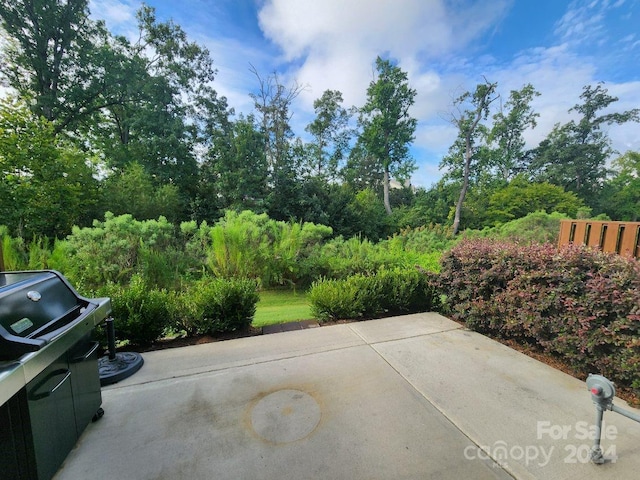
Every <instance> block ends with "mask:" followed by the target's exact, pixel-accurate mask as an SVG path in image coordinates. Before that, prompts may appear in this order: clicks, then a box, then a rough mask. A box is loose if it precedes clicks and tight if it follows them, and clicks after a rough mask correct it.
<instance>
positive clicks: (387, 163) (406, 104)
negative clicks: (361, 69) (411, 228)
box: [359, 57, 417, 215]
mask: <svg viewBox="0 0 640 480" xmlns="http://www.w3.org/2000/svg"><path fill="white" fill-rule="evenodd" d="M376 70H377V74H378V78H377V79H374V80H373V81H372V82H371V83H370V84H369V88H367V102H366V103H365V105H364V106H363V107H362V108H361V109H360V118H359V123H360V125H361V127H362V133H361V135H360V139H359V140H360V142H361V143H362V145H363V146H364V148H365V150H366V151H367V152H368V153H369V154H370V155H371V156H372V157H373V158H374V159H375V160H376V161H377V162H378V164H379V165H380V167H381V170H382V174H383V179H382V185H383V198H384V208H385V210H386V212H387V214H389V215H390V214H391V203H390V201H389V184H390V180H391V176H394V177H396V178H397V179H399V180H401V181H403V180H406V179H407V178H408V177H409V176H410V175H411V172H413V171H414V170H415V168H416V167H415V162H414V161H413V159H412V158H411V155H410V153H409V145H410V144H411V142H413V140H414V133H415V131H416V126H417V120H416V119H415V118H412V117H411V116H410V115H409V108H410V107H411V105H413V103H414V101H415V96H416V91H415V90H414V89H412V88H410V87H409V81H408V77H407V74H406V73H405V72H403V71H402V70H401V69H400V68H399V67H398V66H396V65H393V64H392V63H391V62H390V61H389V60H383V59H382V58H380V57H378V58H377V59H376Z"/></svg>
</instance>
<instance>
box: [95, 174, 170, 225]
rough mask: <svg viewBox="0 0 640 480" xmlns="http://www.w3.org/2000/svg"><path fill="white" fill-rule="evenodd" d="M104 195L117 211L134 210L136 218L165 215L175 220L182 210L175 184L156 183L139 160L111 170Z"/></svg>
mask: <svg viewBox="0 0 640 480" xmlns="http://www.w3.org/2000/svg"><path fill="white" fill-rule="evenodd" d="M103 198H104V202H105V204H106V205H107V206H108V208H109V210H110V211H111V213H113V214H114V215H116V216H118V215H125V214H131V216H132V217H133V218H135V219H137V220H149V219H153V218H158V217H159V216H164V217H165V218H167V219H168V220H169V221H171V222H175V221H176V220H177V218H178V216H179V212H180V197H179V194H178V189H177V187H176V186H175V185H162V186H160V187H157V186H155V185H154V184H153V178H152V176H151V174H149V173H147V172H146V171H145V170H144V167H143V166H142V165H140V164H139V163H137V162H132V163H130V164H129V165H127V166H126V167H125V168H124V169H123V170H122V171H119V172H114V173H112V174H111V175H110V176H109V177H107V179H106V180H105V181H104V189H103Z"/></svg>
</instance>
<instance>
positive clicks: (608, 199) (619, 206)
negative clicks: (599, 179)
mask: <svg viewBox="0 0 640 480" xmlns="http://www.w3.org/2000/svg"><path fill="white" fill-rule="evenodd" d="M612 167H613V172H612V173H613V175H612V177H611V178H610V179H609V180H607V182H606V183H605V186H604V189H603V194H602V196H601V198H600V205H599V206H600V209H601V210H603V211H605V212H606V213H607V214H608V215H609V217H610V218H612V219H615V220H623V221H624V220H627V221H633V222H635V221H638V220H639V219H640V153H639V152H631V151H629V152H626V153H625V154H624V155H622V156H621V157H618V158H617V159H615V160H614V161H613V164H612Z"/></svg>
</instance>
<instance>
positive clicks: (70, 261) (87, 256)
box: [57, 212, 180, 289]
mask: <svg viewBox="0 0 640 480" xmlns="http://www.w3.org/2000/svg"><path fill="white" fill-rule="evenodd" d="M173 239H174V227H173V225H172V224H170V223H169V222H168V221H167V220H166V218H164V217H160V218H159V219H158V220H145V221H138V220H134V219H133V217H132V216H131V215H120V216H117V217H116V216H114V215H113V214H111V213H109V212H107V213H106V214H105V221H104V222H99V221H97V220H95V221H94V223H93V227H92V228H79V227H74V228H73V233H72V234H71V235H69V237H67V240H66V245H65V246H64V247H62V246H60V245H57V248H59V249H61V248H64V250H66V252H67V253H68V255H69V257H68V258H67V260H66V262H65V269H64V272H63V273H64V274H65V275H66V276H68V278H69V279H70V280H71V282H72V283H73V284H75V285H77V286H78V288H87V289H97V288H99V287H100V286H101V285H104V284H106V283H121V284H126V283H128V281H129V279H130V278H131V277H132V276H133V275H134V274H141V275H142V274H145V275H146V276H145V280H146V281H147V282H149V283H150V284H151V285H158V286H168V285H166V284H163V283H162V282H163V281H169V280H170V279H174V280H175V274H173V275H172V274H171V273H169V272H168V271H164V272H159V271H158V270H159V269H165V270H171V272H176V271H179V270H180V269H179V267H178V266H177V265H176V263H177V262H179V261H180V256H179V255H178V254H177V251H176V249H175V247H174V246H173Z"/></svg>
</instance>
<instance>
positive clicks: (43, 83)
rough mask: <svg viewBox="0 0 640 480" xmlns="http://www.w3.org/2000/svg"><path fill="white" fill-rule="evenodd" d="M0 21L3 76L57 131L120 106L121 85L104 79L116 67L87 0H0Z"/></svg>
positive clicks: (116, 64)
mask: <svg viewBox="0 0 640 480" xmlns="http://www.w3.org/2000/svg"><path fill="white" fill-rule="evenodd" d="M0 22H1V26H2V29H3V30H4V32H5V34H6V38H5V48H4V49H3V53H2V61H0V71H1V73H2V75H3V76H4V77H5V78H6V79H7V82H8V84H9V85H10V86H11V87H12V88H14V89H15V90H16V91H17V92H18V93H19V95H20V97H21V98H24V99H26V100H28V102H29V104H30V105H31V107H32V109H33V111H34V112H35V113H37V114H38V115H42V116H44V117H45V118H46V119H47V120H49V121H52V122H54V127H55V130H56V132H59V131H62V130H65V129H69V128H74V126H75V125H77V123H78V122H80V121H81V120H82V119H84V118H86V117H87V116H89V115H91V114H93V113H94V112H96V111H99V110H100V109H102V108H104V107H107V106H109V105H112V104H114V103H117V102H118V100H119V98H120V92H121V87H123V86H124V85H122V84H121V83H119V81H118V79H117V78H116V77H112V78H110V81H105V80H106V79H107V78H108V77H111V72H113V71H114V70H117V71H120V66H119V64H118V61H117V59H116V58H115V57H114V56H113V55H111V54H110V45H109V42H110V36H109V34H108V32H107V30H106V28H105V26H104V23H103V22H94V21H92V20H91V19H89V9H88V1H87V0H46V1H41V0H0Z"/></svg>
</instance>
